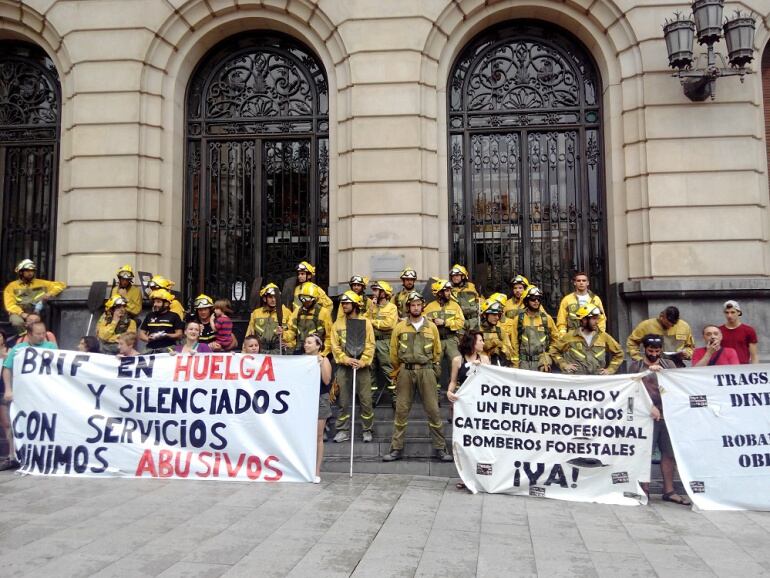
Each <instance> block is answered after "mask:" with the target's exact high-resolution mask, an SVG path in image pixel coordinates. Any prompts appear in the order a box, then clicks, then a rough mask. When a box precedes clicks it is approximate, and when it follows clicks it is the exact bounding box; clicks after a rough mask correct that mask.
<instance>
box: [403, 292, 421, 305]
mask: <svg viewBox="0 0 770 578" xmlns="http://www.w3.org/2000/svg"><path fill="white" fill-rule="evenodd" d="M412 301H422V302H423V303H425V298H424V297H423V296H422V293H418V292H417V291H411V292H410V293H409V295H407V296H406V304H407V305H409V304H410V303H411V302H412Z"/></svg>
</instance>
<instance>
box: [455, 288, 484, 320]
mask: <svg viewBox="0 0 770 578" xmlns="http://www.w3.org/2000/svg"><path fill="white" fill-rule="evenodd" d="M452 297H454V298H455V300H456V301H457V303H458V304H459V305H460V309H462V312H463V316H464V317H465V319H477V318H478V317H479V307H480V306H481V301H482V300H483V299H484V297H482V296H481V295H479V292H478V291H476V286H475V285H474V284H473V283H471V282H470V281H466V282H465V284H464V285H460V286H457V287H455V286H453V287H452Z"/></svg>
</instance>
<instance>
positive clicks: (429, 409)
mask: <svg viewBox="0 0 770 578" xmlns="http://www.w3.org/2000/svg"><path fill="white" fill-rule="evenodd" d="M406 302H407V308H408V310H409V317H408V318H407V319H405V320H404V321H400V322H399V323H398V325H396V328H395V329H394V330H393V335H392V336H391V338H390V363H391V364H392V365H393V371H394V373H395V374H396V375H397V376H398V377H397V378H396V413H395V416H394V417H393V439H392V440H391V442H390V453H388V454H386V455H385V456H383V458H382V461H384V462H392V461H395V460H400V459H401V458H402V457H403V453H404V437H405V433H406V426H407V425H408V423H409V421H408V417H409V412H410V411H411V409H412V400H413V396H414V389H415V388H417V389H419V390H420V397H421V398H422V404H423V407H424V408H425V413H426V414H427V416H428V428H429V430H430V437H431V439H432V441H433V448H434V456H435V457H436V458H437V459H439V460H440V461H442V462H451V461H452V456H451V455H449V454H448V453H447V450H446V438H444V423H443V420H442V419H441V414H440V413H439V409H438V396H437V395H436V388H437V387H438V386H437V381H436V380H437V378H438V376H439V375H441V337H440V335H439V332H438V328H437V327H436V325H435V324H434V323H433V322H432V321H431V320H430V319H428V318H426V317H424V316H423V313H422V311H423V306H424V305H425V302H424V301H423V297H422V295H420V294H419V293H417V292H416V291H412V292H411V293H410V294H409V297H407V300H406ZM460 314H461V315H462V312H460Z"/></svg>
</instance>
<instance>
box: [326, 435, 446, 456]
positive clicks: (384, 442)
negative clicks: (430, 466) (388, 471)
mask: <svg viewBox="0 0 770 578" xmlns="http://www.w3.org/2000/svg"><path fill="white" fill-rule="evenodd" d="M356 437H358V434H356ZM449 445H451V443H448V444H447V446H449ZM388 453H390V438H388V439H379V440H375V441H373V442H371V443H364V442H362V441H356V443H355V445H354V446H353V456H354V459H357V458H365V459H370V458H381V457H382V456H384V455H386V454H388ZM404 453H405V455H407V456H408V457H409V458H410V459H411V458H429V457H431V456H432V455H433V444H432V443H431V441H430V438H412V439H409V438H407V440H406V444H405V447H404ZM326 456H329V457H330V458H331V457H345V456H348V457H350V442H342V443H335V442H326V443H325V444H324V457H326Z"/></svg>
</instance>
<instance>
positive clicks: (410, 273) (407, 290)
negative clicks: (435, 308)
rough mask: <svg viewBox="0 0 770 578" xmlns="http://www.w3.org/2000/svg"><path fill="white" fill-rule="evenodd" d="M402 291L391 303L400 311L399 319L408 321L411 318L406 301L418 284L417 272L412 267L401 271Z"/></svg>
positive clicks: (394, 296)
mask: <svg viewBox="0 0 770 578" xmlns="http://www.w3.org/2000/svg"><path fill="white" fill-rule="evenodd" d="M400 277H401V286H402V288H401V291H399V292H398V293H396V294H395V295H393V297H391V299H390V302H391V303H393V305H395V306H396V309H398V317H399V319H406V318H407V317H408V316H409V308H408V307H407V305H406V300H407V298H408V297H409V295H410V294H411V293H412V291H414V290H415V289H414V284H415V283H417V271H415V270H414V269H412V268H411V267H407V268H405V269H404V270H403V271H401V275H400Z"/></svg>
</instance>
